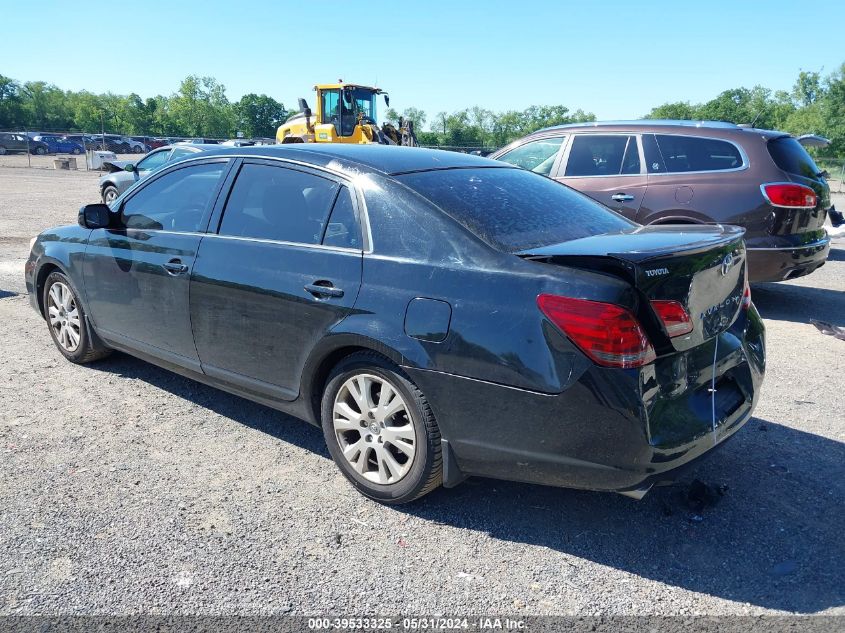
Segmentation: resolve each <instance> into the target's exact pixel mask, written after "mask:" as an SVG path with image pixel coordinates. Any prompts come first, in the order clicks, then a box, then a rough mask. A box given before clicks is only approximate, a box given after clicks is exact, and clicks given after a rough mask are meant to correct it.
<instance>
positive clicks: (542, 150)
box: [499, 136, 566, 176]
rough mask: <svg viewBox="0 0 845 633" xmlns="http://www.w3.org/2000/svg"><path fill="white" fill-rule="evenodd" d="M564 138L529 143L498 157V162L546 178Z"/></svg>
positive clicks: (544, 139)
mask: <svg viewBox="0 0 845 633" xmlns="http://www.w3.org/2000/svg"><path fill="white" fill-rule="evenodd" d="M565 138H566V137H565V136H558V137H556V138H543V139H539V140H537V141H531V142H529V143H525V144H524V145H520V146H519V147H517V148H514V149H512V150H511V151H509V152H508V153H507V154H505V155H503V156H499V160H501V161H504V162H506V163H510V164H511V165H516V166H517V167H522V168H523V169H528V170H530V171H533V172H535V173H537V174H543V175H544V176H548V175H549V174H550V173H551V172H552V167H554V164H555V160H556V159H557V155H558V152H560V146H561V145H562V144H563V141H564V139H565Z"/></svg>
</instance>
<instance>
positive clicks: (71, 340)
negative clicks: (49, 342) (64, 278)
mask: <svg viewBox="0 0 845 633" xmlns="http://www.w3.org/2000/svg"><path fill="white" fill-rule="evenodd" d="M47 315H48V316H49V319H50V327H51V328H53V333H54V334H55V337H56V341H57V342H58V343H59V345H61V346H62V348H63V349H65V350H66V351H68V352H75V351H76V348H78V347H79V341H80V340H81V335H80V332H79V328H80V320H79V310H77V308H76V299H75V298H74V296H73V292H71V289H70V288H68V287H67V286H66V285H65V284H63V283H62V282H60V281H57V282H55V283H54V284H53V285H52V286H50V292H49V293H48V295H47Z"/></svg>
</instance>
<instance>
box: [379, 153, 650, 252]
mask: <svg viewBox="0 0 845 633" xmlns="http://www.w3.org/2000/svg"><path fill="white" fill-rule="evenodd" d="M623 138H624V137H623ZM396 179H397V180H399V181H400V182H402V183H404V184H405V185H407V186H408V187H410V188H411V189H413V190H414V191H416V192H417V193H419V194H420V195H422V196H423V197H425V198H427V199H428V200H430V201H431V202H433V203H434V204H435V205H437V206H438V207H440V209H442V210H443V211H444V212H445V213H447V214H448V215H449V216H451V217H452V218H454V219H455V220H456V221H457V222H459V223H460V224H462V225H463V226H464V227H466V229H467V230H469V231H470V232H472V233H473V234H475V235H476V236H477V237H478V238H480V239H481V240H483V241H484V242H486V243H487V244H488V245H490V246H491V247H493V248H495V249H497V250H499V251H503V252H506V253H514V252H518V251H522V250H525V249H528V248H534V247H537V246H548V245H551V244H559V243H561V242H568V241H570V240H575V239H579V238H582V237H589V236H591V235H599V234H601V233H611V232H616V231H620V230H622V229H627V228H631V227H633V226H637V225H636V224H634V223H633V222H629V221H628V220H626V219H624V218H623V217H621V216H619V215H617V214H616V213H614V212H612V211H611V210H610V209H608V208H607V207H604V206H602V205H600V204H599V203H597V202H596V201H594V200H593V199H591V198H588V197H587V196H585V195H584V194H581V193H578V192H577V191H575V190H573V189H570V188H569V187H566V186H565V185H561V184H560V183H557V182H555V181H553V180H550V179H548V178H544V177H541V176H538V175H537V174H532V173H531V172H528V171H524V170H522V169H509V168H504V169H496V168H492V169H491V168H487V169H483V168H482V169H452V170H438V171H427V172H418V173H412V174H405V175H401V176H397V177H396Z"/></svg>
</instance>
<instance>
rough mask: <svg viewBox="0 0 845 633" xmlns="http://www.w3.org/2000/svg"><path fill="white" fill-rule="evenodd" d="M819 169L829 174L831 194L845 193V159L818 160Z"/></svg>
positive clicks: (828, 181) (828, 180)
mask: <svg viewBox="0 0 845 633" xmlns="http://www.w3.org/2000/svg"><path fill="white" fill-rule="evenodd" d="M816 164H817V165H818V166H819V169H821V170H824V171H826V172H827V174H828V175H827V184H828V185H829V186H830V192H831V193H845V158H817V159H816Z"/></svg>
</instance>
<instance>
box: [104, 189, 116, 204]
mask: <svg viewBox="0 0 845 633" xmlns="http://www.w3.org/2000/svg"><path fill="white" fill-rule="evenodd" d="M116 199H117V191H115V190H114V188H112V187H109V188H107V189H106V193H105V196H104V200H105V203H106V204H111V203H112V202H114V201H115V200H116Z"/></svg>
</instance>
